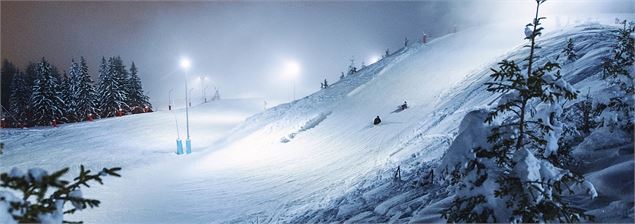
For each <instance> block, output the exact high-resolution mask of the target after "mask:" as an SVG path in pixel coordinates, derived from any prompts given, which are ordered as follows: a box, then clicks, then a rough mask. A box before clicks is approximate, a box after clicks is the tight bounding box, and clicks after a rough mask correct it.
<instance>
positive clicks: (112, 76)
mask: <svg viewBox="0 0 635 224" xmlns="http://www.w3.org/2000/svg"><path fill="white" fill-rule="evenodd" d="M122 76H123V74H121V73H120V67H119V65H118V64H117V59H116V58H114V57H111V58H109V59H108V61H106V59H105V58H102V62H101V66H100V69H99V79H100V80H99V89H98V94H99V109H100V111H101V116H102V117H112V116H115V115H116V113H117V111H119V110H127V109H128V105H127V104H126V102H125V101H126V92H125V90H124V88H125V82H124V81H125V80H124V79H122Z"/></svg>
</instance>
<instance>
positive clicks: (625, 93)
mask: <svg viewBox="0 0 635 224" xmlns="http://www.w3.org/2000/svg"><path fill="white" fill-rule="evenodd" d="M622 25H623V27H622V28H620V29H619V30H618V39H617V44H616V46H615V47H614V49H613V51H612V52H611V56H610V57H608V58H606V59H604V62H603V70H604V71H603V73H604V76H603V78H604V80H606V83H607V84H608V85H609V88H610V89H611V90H612V91H614V92H615V93H617V94H616V95H615V96H614V97H612V98H611V99H610V101H609V102H608V109H607V110H605V112H604V113H603V114H602V117H603V123H604V125H606V126H612V127H616V126H619V127H621V128H622V129H624V130H626V131H628V132H630V133H633V128H634V123H635V121H634V119H635V118H634V117H635V99H633V95H634V94H635V86H634V83H633V82H634V81H635V77H634V75H635V74H633V73H634V72H635V71H633V62H634V61H635V56H634V54H635V53H634V52H633V49H635V44H634V42H635V40H634V39H633V38H632V37H631V36H632V35H633V32H634V31H635V25H633V24H631V23H628V22H626V21H623V22H622Z"/></svg>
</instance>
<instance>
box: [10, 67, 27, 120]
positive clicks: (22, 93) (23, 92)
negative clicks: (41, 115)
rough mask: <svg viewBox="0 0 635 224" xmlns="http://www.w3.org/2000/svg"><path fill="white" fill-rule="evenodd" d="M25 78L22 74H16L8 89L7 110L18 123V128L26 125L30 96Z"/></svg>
mask: <svg viewBox="0 0 635 224" xmlns="http://www.w3.org/2000/svg"><path fill="white" fill-rule="evenodd" d="M25 76H26V75H25V74H24V73H21V72H17V73H16V75H15V76H14V77H13V81H12V82H11V88H10V89H11V96H10V97H9V105H10V106H9V108H11V109H10V112H11V115H12V116H13V117H14V119H15V120H16V122H18V123H20V125H19V126H21V125H26V121H27V119H28V118H27V109H28V106H29V97H30V96H31V89H30V88H29V87H30V85H28V84H27V82H26V77H25ZM19 126H18V127H19Z"/></svg>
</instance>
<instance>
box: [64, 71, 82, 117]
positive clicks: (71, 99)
mask: <svg viewBox="0 0 635 224" xmlns="http://www.w3.org/2000/svg"><path fill="white" fill-rule="evenodd" d="M68 74H69V77H68V96H67V99H66V104H67V106H68V112H67V114H68V115H67V116H69V117H72V120H73V121H78V120H80V119H79V117H78V116H77V98H76V96H75V94H74V93H75V91H76V90H77V76H78V75H79V64H77V62H75V59H71V66H70V67H69V68H68Z"/></svg>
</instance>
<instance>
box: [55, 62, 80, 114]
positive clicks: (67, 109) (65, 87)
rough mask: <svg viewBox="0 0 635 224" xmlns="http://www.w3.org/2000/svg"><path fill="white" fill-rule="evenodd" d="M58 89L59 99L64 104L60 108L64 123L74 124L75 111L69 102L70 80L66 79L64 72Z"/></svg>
mask: <svg viewBox="0 0 635 224" xmlns="http://www.w3.org/2000/svg"><path fill="white" fill-rule="evenodd" d="M59 88H60V90H59V92H60V94H61V97H60V98H62V100H63V101H64V102H65V104H64V105H62V107H60V108H62V112H63V113H64V122H75V121H76V119H75V111H74V108H73V107H72V102H71V100H72V96H71V94H72V92H71V79H70V78H69V77H68V74H67V73H66V71H64V72H63V73H62V77H61V80H60V85H59Z"/></svg>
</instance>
